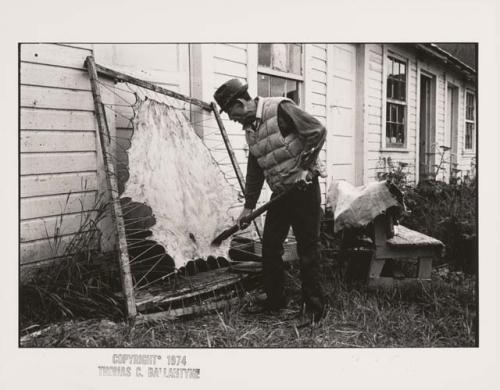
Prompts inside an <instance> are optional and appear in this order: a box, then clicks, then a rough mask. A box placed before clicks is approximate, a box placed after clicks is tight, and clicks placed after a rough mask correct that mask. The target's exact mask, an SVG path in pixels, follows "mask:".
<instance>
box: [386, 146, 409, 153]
mask: <svg viewBox="0 0 500 390" xmlns="http://www.w3.org/2000/svg"><path fill="white" fill-rule="evenodd" d="M380 151H381V152H401V153H410V149H408V148H391V147H382V148H380Z"/></svg>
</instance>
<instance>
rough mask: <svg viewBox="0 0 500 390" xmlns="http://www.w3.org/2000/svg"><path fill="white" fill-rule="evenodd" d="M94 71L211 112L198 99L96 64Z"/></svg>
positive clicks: (208, 107) (207, 105) (206, 105)
mask: <svg viewBox="0 0 500 390" xmlns="http://www.w3.org/2000/svg"><path fill="white" fill-rule="evenodd" d="M96 70H97V73H98V74H99V75H101V76H104V77H109V78H111V79H113V80H115V81H116V82H118V81H121V82H128V83H131V84H135V85H138V86H139V87H143V88H146V89H149V90H152V91H155V92H158V93H162V94H164V95H167V96H170V97H173V98H176V99H179V100H182V101H186V102H189V103H192V104H195V105H197V106H199V107H201V108H203V109H204V110H207V111H210V110H211V107H210V105H209V104H208V103H205V102H203V101H201V100H199V99H194V98H190V97H187V96H184V95H182V94H180V93H177V92H173V91H170V90H168V89H166V88H162V87H159V86H157V85H155V84H152V83H150V82H147V81H144V80H140V79H138V78H135V77H132V76H129V75H126V74H124V73H121V72H117V71H114V70H112V69H109V68H106V67H104V66H101V65H98V64H96Z"/></svg>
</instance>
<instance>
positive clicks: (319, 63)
mask: <svg viewBox="0 0 500 390" xmlns="http://www.w3.org/2000/svg"><path fill="white" fill-rule="evenodd" d="M311 67H312V68H313V69H316V70H319V71H321V72H325V73H326V61H324V60H320V59H318V58H312V59H311Z"/></svg>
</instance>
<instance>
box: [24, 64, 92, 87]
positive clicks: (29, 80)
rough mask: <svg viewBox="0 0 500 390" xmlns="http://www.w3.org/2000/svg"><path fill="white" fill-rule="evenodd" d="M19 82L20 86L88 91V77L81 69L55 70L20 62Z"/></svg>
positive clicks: (50, 67)
mask: <svg viewBox="0 0 500 390" xmlns="http://www.w3.org/2000/svg"><path fill="white" fill-rule="evenodd" d="M20 82H21V85H38V86H43V87H57V88H66V89H81V90H85V91H90V82H89V77H88V75H87V73H86V72H85V71H84V70H83V69H82V70H79V69H70V68H57V67H54V66H49V65H41V64H31V63H27V62H22V63H21V78H20Z"/></svg>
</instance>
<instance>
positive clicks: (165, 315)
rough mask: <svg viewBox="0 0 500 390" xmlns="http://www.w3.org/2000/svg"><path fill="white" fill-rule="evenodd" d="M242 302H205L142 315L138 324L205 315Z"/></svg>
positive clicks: (234, 300) (137, 321) (233, 300)
mask: <svg viewBox="0 0 500 390" xmlns="http://www.w3.org/2000/svg"><path fill="white" fill-rule="evenodd" d="M239 301H240V298H239V297H235V298H230V299H228V300H222V301H218V302H205V303H201V304H199V305H193V306H189V307H185V308H182V309H172V310H169V311H162V312H158V313H150V314H141V315H139V316H138V317H137V319H136V323H137V324H144V323H148V322H152V321H165V320H175V319H177V318H179V317H182V316H186V315H193V314H203V313H207V312H209V311H211V310H218V309H222V308H223V307H225V306H228V305H233V304H236V303H237V302H239Z"/></svg>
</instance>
